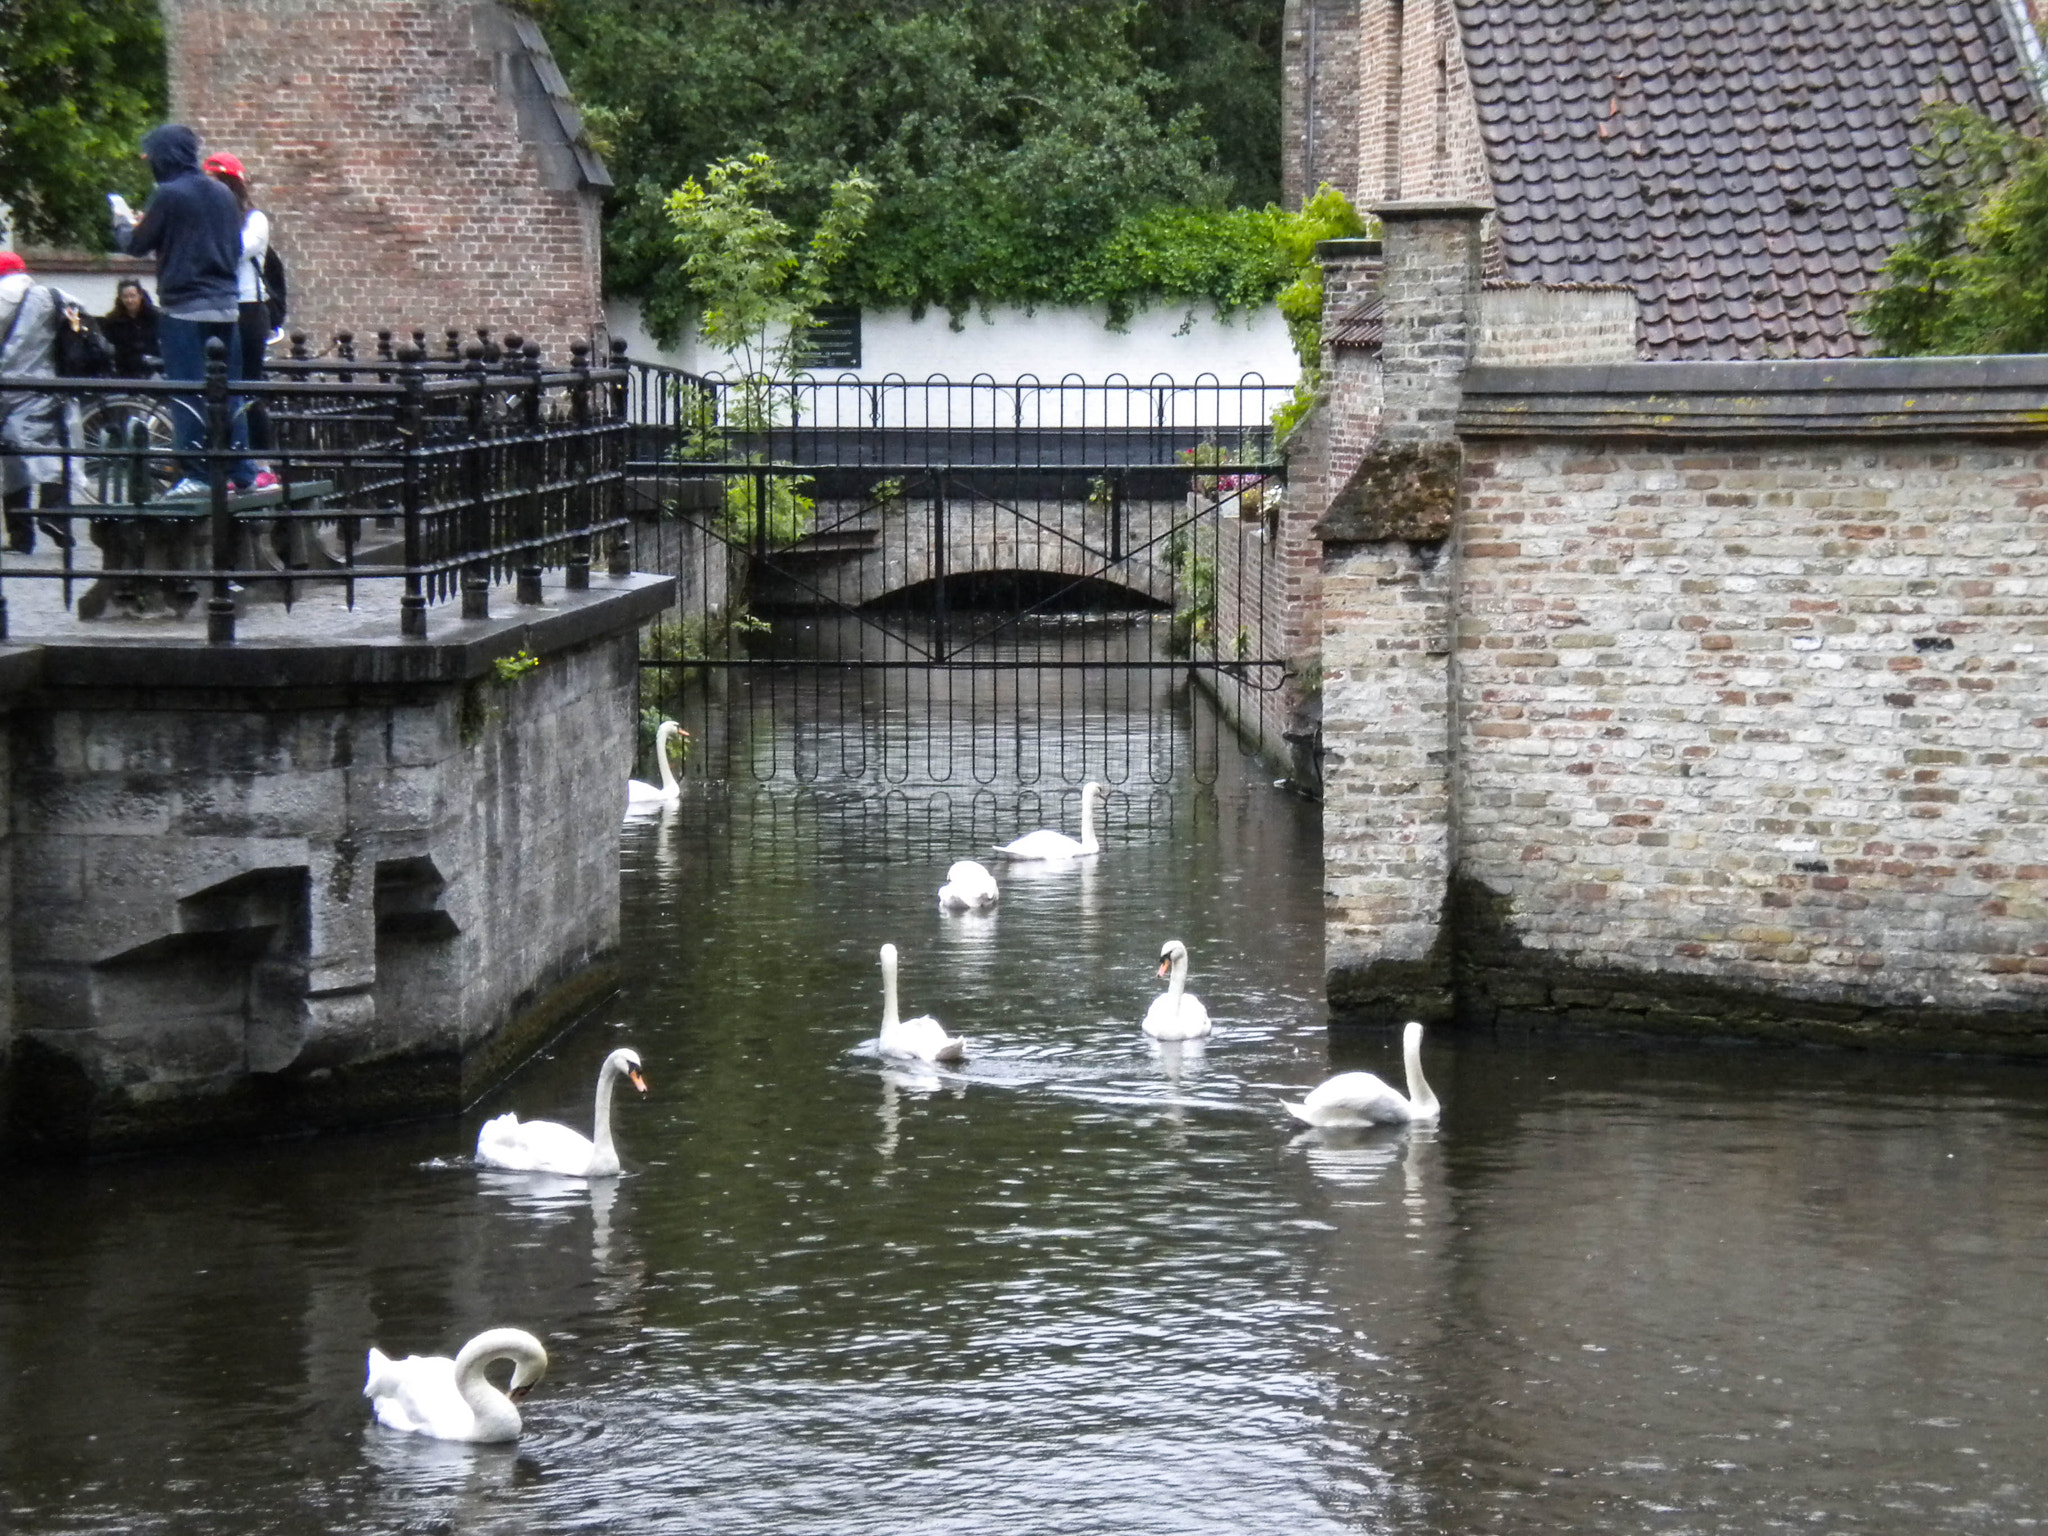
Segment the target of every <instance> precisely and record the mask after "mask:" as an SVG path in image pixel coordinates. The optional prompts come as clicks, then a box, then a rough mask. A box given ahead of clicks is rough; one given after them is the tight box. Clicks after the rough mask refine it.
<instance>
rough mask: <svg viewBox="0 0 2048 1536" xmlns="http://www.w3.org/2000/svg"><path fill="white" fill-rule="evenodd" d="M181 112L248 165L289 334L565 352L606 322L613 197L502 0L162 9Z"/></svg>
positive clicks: (560, 88)
mask: <svg viewBox="0 0 2048 1536" xmlns="http://www.w3.org/2000/svg"><path fill="white" fill-rule="evenodd" d="M164 19H165V24H166V32H167V41H168V52H169V58H170V82H171V103H172V111H173V114H174V116H176V117H177V118H179V119H180V120H182V121H185V122H189V123H191V124H192V125H193V126H194V127H195V128H197V129H198V130H199V133H200V136H201V137H202V139H203V140H204V141H205V143H206V146H207V147H208V149H210V150H211V149H225V150H231V151H233V152H234V153H235V154H237V155H239V156H241V158H242V160H243V161H244V162H245V163H246V164H247V165H248V166H249V169H250V172H251V175H252V177H253V179H254V183H255V191H256V194H257V197H258V199H259V202H260V204H261V206H262V207H263V208H264V209H265V210H266V211H267V212H268V213H269V214H270V216H271V220H272V228H273V239H274V241H275V243H276V244H277V247H278V249H279V251H280V253H281V254H282V255H283V256H284V258H285V260H286V262H287V263H288V266H289V270H290V272H291V275H292V292H291V305H292V315H291V321H290V324H291V326H292V327H293V328H294V329H301V330H304V331H306V332H307V334H308V335H309V336H310V337H311V338H313V340H314V343H315V346H316V349H318V348H319V347H323V346H325V345H326V344H327V342H328V339H329V338H330V337H331V336H332V334H333V333H334V332H336V331H339V330H353V331H355V332H357V333H358V334H359V335H363V336H367V335H368V334H369V333H370V332H373V331H375V330H377V329H379V328H380V327H389V328H391V329H393V330H395V331H397V332H399V333H400V334H401V335H403V334H404V333H406V332H409V331H411V330H414V329H422V330H426V331H428V332H429V333H431V334H433V335H435V336H437V337H438V336H439V335H440V334H441V332H442V331H443V330H444V329H445V328H446V327H450V326H459V327H462V328H465V329H472V328H474V327H477V326H484V325H488V326H495V327H499V328H501V329H502V328H510V329H514V330H518V331H521V332H523V333H525V334H526V335H529V336H531V337H534V338H535V339H537V340H539V341H541V342H542V343H543V345H544V346H546V347H547V348H548V350H549V353H550V355H551V356H552V357H553V358H555V359H558V360H563V361H566V358H565V356H564V349H565V348H566V346H567V344H568V343H569V342H570V341H571V340H573V339H577V338H589V337H591V335H592V333H593V332H594V331H596V330H597V329H598V328H599V327H601V326H602V324H603V310H602V303H601V295H600V291H599V290H600V278H601V256H600V250H599V244H598V217H599V212H600V205H601V201H602V198H603V194H604V189H605V188H606V187H607V186H609V184H610V178H609V177H608V176H607V175H606V173H605V169H604V165H603V163H602V162H601V161H600V160H599V159H598V157H597V156H596V154H595V153H593V152H592V150H591V149H590V148H589V146H588V145H587V144H586V143H585V142H584V139H583V133H582V123H581V120H580V119H579V117H578V116H577V113H576V110H575V107H574V106H573V105H572V104H571V103H570V101H569V96H568V87H567V85H566V84H565V83H564V82H563V79H562V76H561V73H560V71H559V70H558V69H557V67H556V65H555V62H554V58H553V56H552V54H551V53H550V52H549V50H548V47H547V44H546V42H545V41H544V39H543V38H542V37H541V34H540V31H539V29H538V28H537V27H536V26H535V25H534V24H533V23H532V21H531V20H529V19H528V18H526V17H524V16H521V15H518V14H517V13H515V12H513V11H512V10H510V9H509V8H508V7H506V6H504V5H502V4H499V3H498V0H346V3H343V0H164Z"/></svg>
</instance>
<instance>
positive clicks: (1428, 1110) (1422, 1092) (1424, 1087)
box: [1401, 1025, 1437, 1119]
mask: <svg viewBox="0 0 2048 1536" xmlns="http://www.w3.org/2000/svg"><path fill="white" fill-rule="evenodd" d="M1401 1064H1402V1065H1403V1066H1404V1067H1406V1068H1407V1070H1408V1111H1409V1113H1410V1114H1412V1115H1414V1116H1415V1117H1416V1118H1418V1119H1421V1118H1423V1117H1426V1116H1430V1115H1434V1114H1436V1113H1437V1102H1436V1094H1435V1093H1434V1092H1432V1091H1431V1089H1430V1086H1429V1079H1427V1078H1425V1077H1424V1076H1423V1075H1422V1031H1421V1030H1419V1029H1417V1028H1415V1027H1414V1026H1413V1025H1410V1026H1409V1027H1408V1028H1407V1029H1406V1030H1404V1031H1403V1032H1402V1038H1401Z"/></svg>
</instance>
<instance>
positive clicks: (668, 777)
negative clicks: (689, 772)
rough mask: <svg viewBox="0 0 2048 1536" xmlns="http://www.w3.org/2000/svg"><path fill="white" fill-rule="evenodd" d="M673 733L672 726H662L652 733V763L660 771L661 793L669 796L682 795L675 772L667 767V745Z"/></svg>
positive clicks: (674, 730)
mask: <svg viewBox="0 0 2048 1536" xmlns="http://www.w3.org/2000/svg"><path fill="white" fill-rule="evenodd" d="M675 733H676V729H675V727H674V726H672V725H664V726H663V727H662V728H661V729H660V730H658V731H656V732H655V733H654V763H655V766H656V767H657V768H659V769H660V770H661V792H662V793H663V794H664V795H670V796H673V795H678V794H681V793H682V786H680V785H679V784H677V783H676V771H675V769H673V768H671V767H669V765H668V744H669V740H670V738H672V737H673V736H674V735H675Z"/></svg>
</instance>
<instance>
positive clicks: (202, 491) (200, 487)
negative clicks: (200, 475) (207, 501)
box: [163, 475, 213, 501]
mask: <svg viewBox="0 0 2048 1536" xmlns="http://www.w3.org/2000/svg"><path fill="white" fill-rule="evenodd" d="M212 494H213V487H212V486H210V485H208V484H207V483H206V482H205V481H204V480H195V479H194V478H193V477H192V476H190V475H187V476H186V477H185V478H184V479H182V480H180V481H179V482H178V483H177V484H176V485H174V486H172V487H171V488H170V489H169V490H167V491H165V492H164V494H163V499H164V500H165V501H188V500H190V499H191V498H192V497H195V496H211V495H212Z"/></svg>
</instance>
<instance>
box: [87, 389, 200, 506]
mask: <svg viewBox="0 0 2048 1536" xmlns="http://www.w3.org/2000/svg"><path fill="white" fill-rule="evenodd" d="M73 440H74V441H75V442H76V443H77V444H78V447H77V448H76V449H75V450H74V452H73V455H72V460H71V462H72V475H71V482H72V483H71V499H72V501H73V502H74V503H75V504H78V505H85V506H108V507H117V506H133V505H135V504H137V503H138V502H143V501H153V500H155V499H156V498H157V497H158V496H161V495H162V494H163V492H164V489H165V488H166V487H167V486H169V485H171V484H172V483H173V482H174V481H176V480H177V478H178V462H177V459H176V458H175V457H174V455H173V451H172V450H173V447H174V445H175V442H176V439H175V435H174V433H173V431H172V427H171V413H170V408H169V406H168V404H167V403H166V402H164V401H162V400H154V399H145V398H143V397H141V396H134V395H106V396H101V397H100V398H98V399H96V400H93V401H90V402H89V403H87V404H86V405H85V406H84V408H83V409H81V410H80V411H79V413H78V421H77V427H76V430H75V434H74V438H73ZM138 476H140V477H141V480H140V484H139V485H138V483H137V478H136V477H138ZM137 490H140V491H141V493H142V494H141V495H139V496H138V495H137V494H136V492H137Z"/></svg>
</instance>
